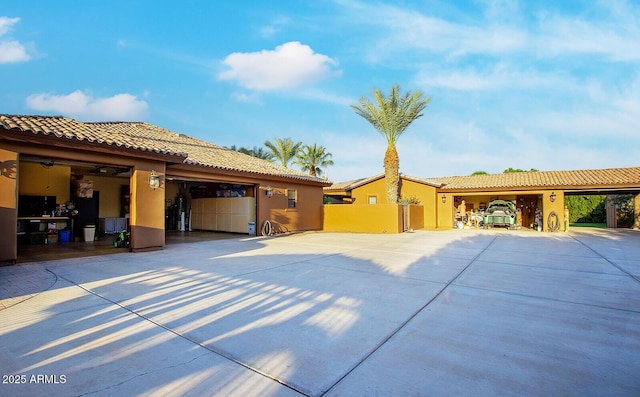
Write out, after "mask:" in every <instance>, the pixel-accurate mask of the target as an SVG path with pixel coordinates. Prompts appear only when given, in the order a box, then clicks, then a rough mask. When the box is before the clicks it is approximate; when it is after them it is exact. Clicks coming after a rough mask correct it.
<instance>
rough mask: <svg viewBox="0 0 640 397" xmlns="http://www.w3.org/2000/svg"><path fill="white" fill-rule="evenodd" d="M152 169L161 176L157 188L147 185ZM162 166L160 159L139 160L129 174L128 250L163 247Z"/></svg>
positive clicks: (163, 203)
mask: <svg viewBox="0 0 640 397" xmlns="http://www.w3.org/2000/svg"><path fill="white" fill-rule="evenodd" d="M151 170H154V171H155V172H156V173H157V174H158V175H159V176H160V178H161V180H162V182H161V184H160V187H159V188H157V189H155V190H154V189H152V188H151V187H150V186H149V175H150V174H151ZM165 186H166V183H165V166H164V163H161V162H153V161H139V162H138V164H136V166H135V167H134V168H133V171H132V175H131V216H130V220H129V224H130V226H131V249H132V250H133V251H139V250H146V249H152V248H157V247H162V246H164V244H165V234H164V222H165V220H164V208H165Z"/></svg>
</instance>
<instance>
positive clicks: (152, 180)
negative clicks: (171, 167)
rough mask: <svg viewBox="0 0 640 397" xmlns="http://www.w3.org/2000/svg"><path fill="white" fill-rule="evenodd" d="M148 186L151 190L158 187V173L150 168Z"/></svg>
mask: <svg viewBox="0 0 640 397" xmlns="http://www.w3.org/2000/svg"><path fill="white" fill-rule="evenodd" d="M149 187H150V188H151V189H153V190H156V189H157V188H159V187H160V175H158V174H156V171H155V170H151V174H150V175H149Z"/></svg>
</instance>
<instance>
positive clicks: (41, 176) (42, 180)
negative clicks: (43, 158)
mask: <svg viewBox="0 0 640 397" xmlns="http://www.w3.org/2000/svg"><path fill="white" fill-rule="evenodd" d="M70 186H71V167H70V166H68V165H53V166H52V167H43V166H42V165H40V163H32V162H25V161H21V162H20V178H19V187H18V191H19V192H20V194H29V195H36V196H56V203H58V204H62V203H66V202H67V201H69V191H70Z"/></svg>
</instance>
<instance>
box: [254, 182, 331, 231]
mask: <svg viewBox="0 0 640 397" xmlns="http://www.w3.org/2000/svg"><path fill="white" fill-rule="evenodd" d="M267 186H270V187H271V188H272V189H273V196H272V197H271V198H269V197H267V196H266V194H265V191H266V190H265V189H266V188H267ZM288 190H296V192H297V206H296V208H288V201H287V191H288ZM256 201H257V206H258V219H257V222H256V223H257V225H256V226H257V228H258V232H259V230H260V229H259V228H260V226H261V225H262V223H263V222H264V221H265V220H268V221H270V222H271V224H272V226H273V227H274V229H275V230H276V231H279V232H287V231H301V230H321V229H322V187H319V186H307V185H301V184H295V183H287V184H280V183H277V182H274V183H273V184H270V185H261V186H260V188H259V189H258V193H257V197H256Z"/></svg>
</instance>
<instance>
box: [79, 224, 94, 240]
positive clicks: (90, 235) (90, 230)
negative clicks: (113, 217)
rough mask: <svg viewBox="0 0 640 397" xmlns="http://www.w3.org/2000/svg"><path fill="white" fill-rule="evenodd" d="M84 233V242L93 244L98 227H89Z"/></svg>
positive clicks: (85, 228) (84, 229)
mask: <svg viewBox="0 0 640 397" xmlns="http://www.w3.org/2000/svg"><path fill="white" fill-rule="evenodd" d="M82 231H83V232H84V241H86V242H93V240H94V239H95V238H96V226H95V225H87V226H85V227H84V228H83V229H82Z"/></svg>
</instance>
